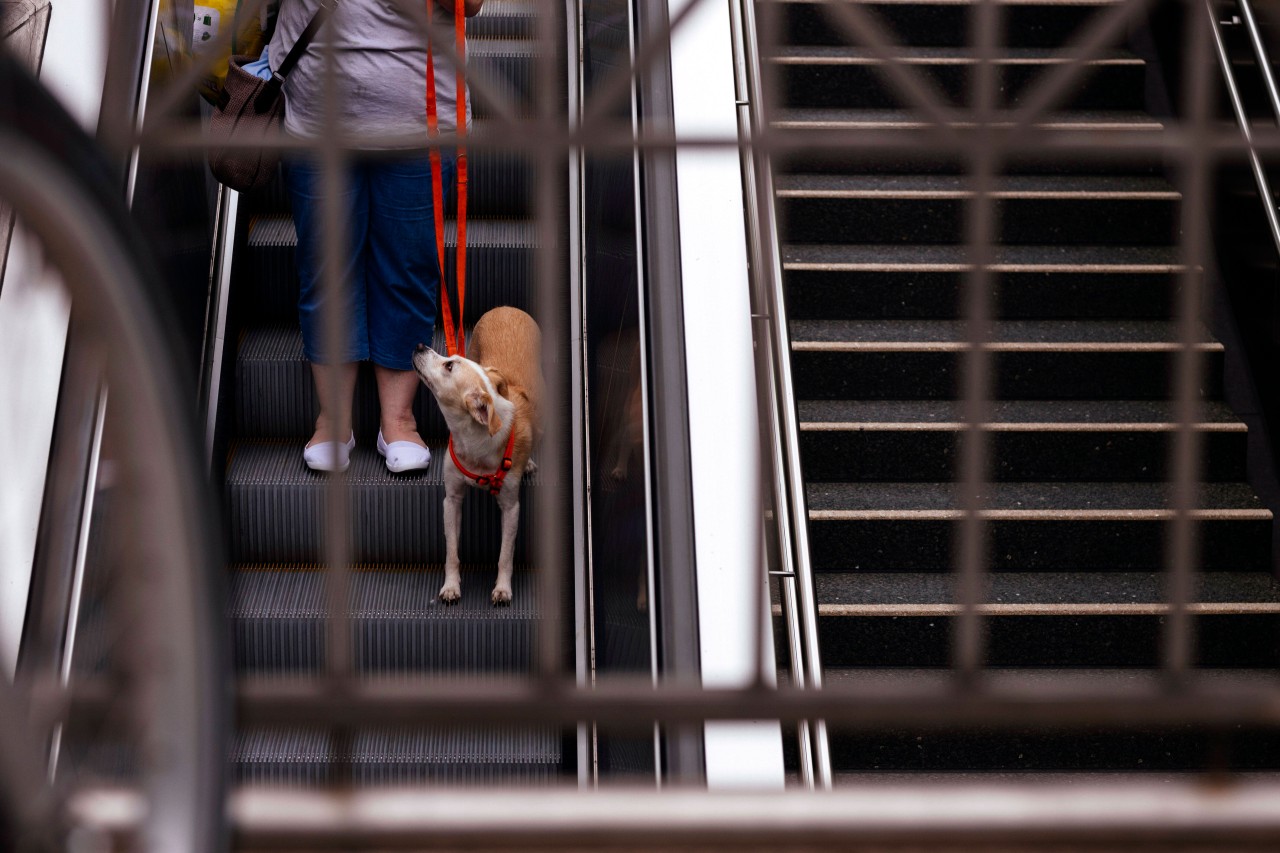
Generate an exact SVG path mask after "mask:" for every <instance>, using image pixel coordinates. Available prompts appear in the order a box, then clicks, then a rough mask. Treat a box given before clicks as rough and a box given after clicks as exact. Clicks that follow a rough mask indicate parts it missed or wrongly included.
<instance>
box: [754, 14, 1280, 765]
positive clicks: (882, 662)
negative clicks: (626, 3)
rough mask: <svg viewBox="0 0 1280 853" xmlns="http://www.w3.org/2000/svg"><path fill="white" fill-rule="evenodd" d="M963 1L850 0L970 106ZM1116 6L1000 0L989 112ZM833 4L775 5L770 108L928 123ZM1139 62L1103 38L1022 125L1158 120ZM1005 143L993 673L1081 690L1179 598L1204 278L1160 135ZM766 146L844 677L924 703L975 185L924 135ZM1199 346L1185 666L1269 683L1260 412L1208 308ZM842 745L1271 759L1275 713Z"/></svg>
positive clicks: (903, 757) (932, 672)
mask: <svg viewBox="0 0 1280 853" xmlns="http://www.w3.org/2000/svg"><path fill="white" fill-rule="evenodd" d="M973 5H974V4H973V3H971V2H966V0H894V2H875V0H872V2H870V3H866V4H859V10H860V12H861V13H863V14H866V15H870V16H871V17H872V18H874V19H875V20H877V21H878V22H879V24H880V27H881V29H883V30H884V32H885V33H886V34H887V35H888V36H889V37H890V38H892V39H894V40H895V41H896V45H895V46H890V47H889V48H888V53H889V55H892V56H893V57H896V58H899V59H901V60H902V61H903V62H905V63H906V64H908V65H909V66H910V68H911V70H912V71H913V72H915V73H918V74H919V75H921V76H922V77H923V78H924V79H925V80H926V81H927V82H928V83H930V84H931V85H932V86H933V87H934V89H935V91H936V92H937V93H938V95H939V96H940V97H941V101H942V103H943V105H944V106H945V107H946V108H947V109H948V110H949V112H948V113H947V120H948V121H950V122H951V123H953V124H954V125H956V126H958V127H963V126H966V125H970V124H972V122H973V118H972V115H971V114H970V113H968V112H967V110H968V108H969V107H970V106H971V105H972V100H973V98H972V94H971V93H970V92H969V84H970V82H971V80H972V74H973V68H974V66H975V60H974V51H973V49H972V48H971V47H970V46H968V45H966V40H967V39H968V38H969V37H970V33H971V30H970V16H971V14H972V11H973ZM1113 5H1114V3H1113V2H1112V0H1098V2H1090V0H1083V2H1082V0H1019V1H1018V2H1014V3H1007V4H1001V14H1002V16H1003V21H1004V31H1003V33H1002V40H1001V43H1000V47H999V48H998V51H997V54H998V55H997V57H996V60H995V64H996V70H995V74H996V79H997V82H998V86H999V94H998V100H997V104H996V106H997V109H998V110H1001V111H1003V112H1002V113H1000V114H999V115H1000V117H999V118H998V121H1001V122H1006V121H1012V120H1013V116H1014V115H1015V111H1016V110H1017V108H1018V107H1019V106H1021V105H1022V104H1023V103H1025V100H1024V99H1025V97H1026V96H1027V95H1028V94H1029V92H1030V91H1031V89H1032V88H1034V87H1035V86H1036V84H1037V81H1038V80H1040V79H1042V78H1043V76H1044V75H1045V74H1046V73H1051V72H1052V70H1053V69H1054V68H1055V67H1057V66H1059V65H1060V63H1061V62H1062V61H1063V60H1064V56H1063V54H1062V52H1061V50H1062V48H1063V47H1064V46H1065V45H1066V44H1067V43H1068V42H1069V41H1070V39H1071V37H1072V35H1073V34H1074V33H1078V32H1079V31H1080V30H1081V28H1082V27H1084V26H1087V24H1088V23H1089V22H1090V21H1091V20H1093V19H1094V16H1095V15H1098V14H1099V13H1101V12H1103V11H1105V10H1106V9H1107V8H1109V7H1112V6H1113ZM841 7H842V4H838V3H813V2H786V0H784V2H781V3H779V4H777V6H776V7H773V9H772V11H773V12H774V13H776V15H777V16H778V18H777V21H778V23H779V24H780V27H779V30H778V31H779V32H781V33H782V34H783V43H782V44H781V45H780V46H779V47H778V48H777V50H776V51H774V52H773V53H772V54H771V55H767V56H766V57H765V59H766V61H767V62H770V63H771V66H772V70H773V71H774V72H775V73H776V75H777V76H776V79H777V82H778V86H777V92H778V96H779V99H780V100H779V102H778V103H776V104H773V105H771V106H772V108H773V109H772V112H771V116H772V121H773V126H774V128H775V129H778V130H780V131H786V130H796V131H808V132H814V131H819V132H821V131H824V130H827V131H832V132H837V133H842V134H849V133H852V132H857V131H860V130H866V131H871V132H878V133H886V132H894V131H905V132H907V133H911V132H912V129H913V128H919V127H923V126H925V125H927V124H928V123H929V122H930V119H929V118H928V117H927V116H924V115H922V114H921V113H918V112H913V111H912V110H911V109H909V108H908V105H907V104H906V103H904V102H903V101H902V100H901V99H900V96H899V94H898V90H897V89H895V88H894V87H893V86H892V85H890V81H889V79H888V77H887V76H886V75H885V74H884V69H883V67H882V66H883V64H884V58H883V52H881V51H873V50H870V49H868V48H867V47H866V45H865V43H860V42H859V41H858V40H857V39H856V38H854V37H853V35H852V32H853V28H852V27H851V26H850V23H851V22H850V21H849V20H847V18H848V14H847V13H846V11H844V10H842V8H841ZM853 23H856V22H853ZM765 47H766V48H767V45H766V46H765ZM1148 71H1149V69H1147V68H1146V65H1145V62H1144V60H1143V59H1142V58H1140V57H1139V56H1137V55H1136V54H1135V53H1134V52H1133V51H1132V50H1131V49H1130V46H1129V45H1127V44H1124V43H1119V44H1114V45H1111V46H1109V47H1108V49H1107V50H1105V51H1104V52H1103V53H1102V54H1101V55H1100V56H1099V57H1098V58H1097V59H1095V60H1092V61H1089V62H1086V63H1085V64H1084V68H1083V72H1084V73H1083V76H1082V77H1081V78H1080V81H1079V83H1078V84H1077V85H1076V86H1075V87H1074V88H1073V89H1071V90H1070V91H1069V92H1068V93H1066V95H1065V96H1064V97H1063V98H1062V99H1061V100H1060V101H1059V102H1058V103H1055V104H1053V105H1052V106H1051V107H1050V108H1049V109H1048V111H1047V112H1046V113H1045V114H1044V115H1042V116H1040V117H1039V118H1037V119H1036V120H1035V124H1038V125H1039V126H1040V127H1042V128H1055V129H1063V130H1068V131H1084V130H1088V131H1091V132H1093V133H1095V134H1097V135H1098V136H1097V137H1095V138H1106V134H1108V133H1113V132H1114V133H1128V134H1142V133H1155V132H1159V131H1160V130H1161V128H1162V127H1163V123H1162V121H1161V120H1160V119H1159V118H1157V117H1155V116H1153V115H1152V114H1151V113H1150V112H1149V111H1148V108H1147V102H1146V93H1145V92H1144V86H1145V85H1146V84H1145V82H1144V81H1145V80H1146V78H1147V76H1148ZM905 138H906V137H904V139H905ZM916 150H918V149H916ZM1006 165H1007V167H1008V168H1007V171H1006V173H1004V174H1001V175H998V176H997V177H996V179H995V181H994V183H993V186H992V195H993V198H994V201H993V206H994V210H995V213H996V218H995V223H996V224H995V232H994V233H995V236H996V245H995V246H994V247H993V250H992V256H991V261H992V265H991V268H990V269H991V273H992V274H991V279H992V282H993V293H992V298H991V305H992V311H993V312H994V313H993V320H994V322H993V323H992V324H991V327H990V329H989V332H988V333H987V334H985V335H984V336H983V337H984V341H983V345H984V346H985V347H986V349H987V350H988V351H989V352H990V358H989V361H990V364H991V369H992V371H993V377H992V378H993V382H992V388H993V395H994V398H995V399H994V400H993V401H992V402H991V405H990V407H989V411H988V422H987V423H986V424H984V427H985V429H986V430H987V431H988V439H989V452H990V458H991V468H990V472H989V479H990V480H991V484H990V485H989V487H988V491H987V493H986V494H985V495H983V496H982V498H983V506H984V507H985V508H984V510H983V513H984V517H985V519H986V521H987V525H986V530H987V533H988V548H989V550H988V553H987V560H988V568H989V569H990V574H989V575H988V581H987V589H986V595H985V598H984V599H983V602H982V603H981V604H980V606H979V610H980V612H982V613H983V614H984V615H985V617H986V635H985V636H986V659H985V662H986V664H987V665H988V666H989V667H991V668H992V669H991V671H990V672H989V676H988V678H987V680H986V681H985V682H984V684H985V685H986V686H987V688H988V689H998V688H999V686H1000V685H1001V684H1008V683H1014V682H1018V683H1022V684H1024V685H1025V684H1027V683H1032V682H1033V685H1032V686H1033V687H1034V688H1035V689H1036V690H1037V691H1038V692H1039V693H1041V694H1043V693H1045V692H1046V691H1049V692H1052V691H1058V692H1060V693H1061V694H1062V695H1064V696H1068V695H1078V694H1079V693H1080V692H1081V691H1083V692H1084V693H1086V694H1089V695H1102V696H1106V695H1117V694H1124V693H1125V692H1126V691H1131V690H1135V689H1151V688H1152V686H1153V685H1154V684H1156V683H1157V682H1156V680H1157V679H1158V678H1159V673H1158V667H1159V664H1160V660H1161V640H1162V637H1163V636H1164V630H1165V622H1166V619H1167V617H1168V613H1169V608H1168V605H1167V604H1166V603H1165V581H1164V577H1163V574H1162V572H1163V569H1164V567H1165V561H1166V557H1167V555H1166V552H1165V538H1166V536H1167V534H1168V531H1169V528H1170V520H1171V518H1172V517H1173V511H1172V509H1171V506H1172V502H1171V497H1170V494H1171V492H1170V484H1169V479H1170V476H1171V471H1170V450H1171V447H1172V439H1173V436H1174V435H1175V434H1176V432H1177V429H1178V418H1177V416H1176V415H1175V413H1174V406H1173V403H1172V401H1171V397H1172V386H1171V378H1170V377H1171V375H1172V368H1173V364H1174V361H1173V359H1174V356H1175V354H1176V353H1177V351H1178V349H1179V347H1180V341H1179V337H1178V333H1177V331H1176V327H1175V325H1174V323H1173V319H1174V317H1173V305H1174V297H1175V296H1176V294H1177V292H1178V290H1179V288H1180V286H1181V285H1180V283H1181V281H1182V279H1183V278H1184V277H1185V276H1186V275H1188V274H1190V275H1200V274H1201V271H1199V270H1191V271H1189V270H1187V269H1186V268H1185V267H1184V265H1183V263H1182V260H1181V258H1180V252H1179V246H1178V228H1179V222H1178V219H1179V211H1180V206H1181V204H1182V196H1181V193H1180V192H1179V191H1178V188H1177V187H1176V186H1175V185H1174V184H1172V183H1171V182H1170V179H1169V178H1168V177H1166V176H1165V174H1164V171H1163V169H1162V167H1161V165H1160V164H1159V163H1158V162H1151V161H1149V160H1141V159H1135V158H1128V159H1126V160H1123V161H1122V160H1116V161H1115V162H1111V163H1108V164H1105V165H1104V164H1101V163H1097V162H1094V163H1090V161H1088V160H1087V159H1084V158H1079V157H1075V156H1074V155H1073V154H1071V153H1070V152H1067V151H1062V152H1046V153H1044V154H1041V155H1039V156H1037V157H1036V158H1034V159H1033V158H1019V159H1013V160H1010V161H1009V162H1008V163H1007V164H1006ZM775 169H776V173H775V176H774V177H775V191H776V200H777V205H778V213H779V217H778V221H779V232H778V237H779V242H780V244H781V250H782V262H783V274H784V282H785V286H786V292H787V301H788V307H789V313H790V322H791V327H790V330H789V331H790V336H791V350H792V351H791V361H792V368H793V375H794V387H795V390H796V395H797V399H796V405H797V410H798V415H799V421H800V451H801V457H802V465H803V473H804V477H805V482H806V490H807V498H808V510H809V529H810V557H811V560H812V564H813V566H814V569H815V570H816V572H817V578H816V589H817V593H816V594H817V599H818V601H817V605H818V614H819V635H820V641H821V651H822V655H823V663H824V666H825V669H826V674H827V681H828V683H835V684H840V685H842V686H848V687H851V688H854V689H859V690H862V691H865V692H866V693H868V695H872V694H875V693H876V692H877V691H882V690H890V691H896V693H897V694H901V693H902V692H903V691H904V690H906V691H908V692H909V691H911V690H919V691H920V697H921V700H922V701H927V700H928V698H929V697H930V696H931V695H934V694H936V692H937V691H938V690H940V689H942V688H943V687H945V685H946V684H947V682H948V679H950V678H952V677H953V676H952V675H951V673H950V672H949V671H948V669H947V668H948V667H949V665H950V662H951V659H952V658H951V655H952V649H951V643H952V631H953V621H954V619H955V617H956V614H957V612H958V611H957V607H956V605H955V604H954V603H953V600H954V595H955V590H954V584H955V577H954V575H953V567H954V566H955V564H956V548H955V541H956V535H957V532H958V529H959V524H960V521H961V520H962V518H963V512H962V511H961V508H960V503H959V496H958V494H957V490H956V486H955V480H956V478H957V477H958V476H959V475H958V465H957V463H958V459H959V453H960V442H961V437H962V434H963V432H964V430H965V429H966V424H965V419H964V415H963V413H962V410H961V406H960V404H959V401H958V397H959V395H960V370H961V366H962V361H963V359H964V357H965V353H966V352H967V350H968V348H969V346H970V333H969V330H968V328H967V327H966V324H965V323H964V322H963V319H962V316H963V310H962V293H963V288H964V286H965V283H966V276H967V274H968V273H969V272H970V271H971V269H972V262H971V260H970V255H969V252H968V249H967V247H966V245H965V239H966V237H965V228H966V223H965V214H966V208H967V206H968V205H969V204H970V202H971V200H972V199H973V197H974V187H973V185H972V183H971V181H970V179H969V178H968V177H966V175H965V170H964V166H963V163H961V162H960V161H959V160H958V159H957V158H955V157H948V156H945V155H935V156H928V155H926V154H924V153H913V149H912V148H911V147H910V146H909V145H904V148H903V151H902V153H901V154H896V155H894V156H892V157H889V156H861V157H860V156H859V153H858V152H856V151H849V152H842V151H840V150H832V149H831V148H827V149H822V148H816V147H814V148H801V149H799V153H795V154H791V155H789V156H787V157H785V158H778V159H776V160H775ZM1198 350H1199V353H1200V355H1201V357H1202V360H1203V363H1204V368H1205V369H1204V375H1203V383H1202V387H1201V389H1200V390H1201V393H1202V404H1201V406H1200V411H1199V414H1198V416H1197V418H1196V422H1195V424H1194V429H1195V430H1196V431H1197V433H1198V435H1199V438H1200V439H1201V459H1200V463H1201V477H1202V479H1203V480H1204V483H1203V485H1202V487H1201V489H1200V493H1199V499H1198V503H1197V508H1196V510H1195V511H1194V512H1193V515H1192V519H1193V524H1194V525H1195V528H1196V532H1197V534H1198V537H1199V541H1200V545H1201V548H1202V555H1201V559H1200V561H1199V568H1200V569H1201V570H1202V571H1201V573H1200V574H1198V575H1197V580H1196V586H1195V589H1194V592H1193V595H1192V601H1191V604H1190V607H1189V609H1190V611H1191V612H1192V613H1194V614H1196V616H1195V625H1196V633H1195V655H1196V664H1197V666H1198V667H1199V669H1198V670H1197V672H1198V675H1199V677H1201V678H1202V679H1205V680H1208V681H1209V682H1212V683H1214V684H1219V683H1224V684H1225V683H1228V682H1229V683H1233V684H1234V683H1236V682H1240V681H1242V680H1243V681H1244V682H1248V683H1256V682H1258V681H1259V680H1262V681H1267V680H1269V681H1274V679H1275V678H1276V673H1275V671H1274V670H1275V668H1276V667H1278V666H1280V586H1277V584H1276V582H1275V581H1274V580H1273V578H1272V575H1271V560H1272V557H1271V541H1272V522H1273V518H1272V513H1271V511H1270V510H1269V509H1268V508H1267V507H1266V506H1264V505H1263V503H1262V502H1261V501H1260V499H1259V498H1258V496H1257V494H1256V493H1255V491H1254V490H1253V488H1252V487H1251V486H1250V485H1249V483H1248V481H1247V480H1248V468H1247V461H1248V460H1247V457H1246V443H1247V439H1248V428H1247V427H1246V425H1245V424H1244V423H1243V421H1242V419H1241V418H1240V417H1239V416H1237V414H1236V413H1235V412H1234V411H1233V410H1232V409H1231V407H1230V406H1228V405H1227V404H1226V403H1225V402H1223V399H1222V395H1223V369H1224V363H1225V356H1226V353H1225V350H1224V347H1223V346H1222V344H1220V343H1219V342H1218V341H1217V340H1216V339H1215V338H1214V336H1213V334H1212V333H1211V332H1210V331H1209V330H1208V329H1204V330H1202V332H1201V334H1200V341H1199V344H1198ZM778 612H779V611H778V610H777V609H776V608H775V613H778ZM779 654H780V656H781V657H783V658H785V651H784V650H782V649H781V647H780V651H779ZM784 677H785V676H784ZM832 751H833V759H834V765H835V769H836V771H837V782H838V783H839V782H841V781H847V782H866V781H867V780H868V779H869V778H875V779H886V780H887V779H899V780H901V779H908V778H909V779H912V780H917V781H919V780H941V779H959V778H987V779H990V778H995V777H997V776H999V775H1001V774H1018V776H1017V778H1019V779H1028V778H1032V777H1034V776H1036V775H1040V774H1050V773H1070V774H1076V777H1077V778H1079V774H1081V773H1089V774H1121V773H1123V774H1130V773H1134V772H1144V773H1152V774H1155V775H1159V774H1161V773H1165V774H1168V773H1174V774H1176V773H1181V772H1186V771H1195V770H1203V769H1204V768H1205V767H1207V766H1230V767H1233V768H1236V769H1239V770H1275V769H1278V768H1280V739H1277V737H1276V736H1274V735H1273V734H1269V733H1267V732H1265V731H1252V730H1242V731H1235V732H1230V733H1226V734H1225V735H1222V736H1221V737H1217V738H1215V737H1209V736H1206V734H1205V733H1204V732H1202V731H1194V730H1192V729H1189V728H1187V729H1182V728H1176V727H1165V728H1160V729H1152V730H1142V731H1134V730H1121V731H1110V732H1105V731H1095V730H1083V729H1073V730H1071V731H1068V732H1050V733H1046V732H1043V731H1041V732H1035V731H1022V732H1017V731H1015V732H1008V731H995V730H992V731H985V732H976V733H975V732H964V733H952V734H937V733H923V732H915V731H905V730H904V731H898V732H888V733H874V734H858V733H853V732H847V731H842V730H841V729H840V728H839V727H838V726H837V727H833V729H832ZM793 766H794V765H793ZM904 774H905V775H904ZM1046 778H1047V777H1046Z"/></svg>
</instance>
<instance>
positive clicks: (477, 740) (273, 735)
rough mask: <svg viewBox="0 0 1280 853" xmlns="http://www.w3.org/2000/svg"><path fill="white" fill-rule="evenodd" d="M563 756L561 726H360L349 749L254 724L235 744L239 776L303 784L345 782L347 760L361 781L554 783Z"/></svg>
mask: <svg viewBox="0 0 1280 853" xmlns="http://www.w3.org/2000/svg"><path fill="white" fill-rule="evenodd" d="M560 760H561V744H560V736H559V734H558V733H557V732H555V731H554V730H549V729H539V728H523V727H508V728H502V729H483V730H482V729H468V728H461V727H459V728H447V729H442V728H429V729H381V730H379V729H361V730H357V731H355V732H354V733H353V734H352V736H351V741H350V744H349V745H348V746H347V747H345V748H344V747H341V746H339V745H338V741H337V739H336V738H335V737H334V736H333V735H331V734H329V733H326V732H323V731H316V730H309V729H301V730H299V729H251V730H248V731H241V732H238V733H237V734H236V736H235V738H234V740H233V743H232V746H231V761H232V766H233V767H234V771H235V774H236V777H237V779H238V781H240V782H243V783H256V784H271V785H281V784H286V785H296V786H304V787H311V786H323V785H331V784H334V783H336V782H339V781H340V780H342V779H343V778H344V777H343V775H342V772H341V771H340V770H339V767H340V766H343V767H345V768H346V770H347V771H349V777H348V778H349V779H350V781H351V782H352V783H353V784H356V785H421V784H441V785H444V784H447V785H467V784H496V783H503V782H505V783H513V782H517V783H521V784H539V783H541V784H549V783H551V782H553V781H554V779H555V777H556V776H557V775H558V774H559V770H560Z"/></svg>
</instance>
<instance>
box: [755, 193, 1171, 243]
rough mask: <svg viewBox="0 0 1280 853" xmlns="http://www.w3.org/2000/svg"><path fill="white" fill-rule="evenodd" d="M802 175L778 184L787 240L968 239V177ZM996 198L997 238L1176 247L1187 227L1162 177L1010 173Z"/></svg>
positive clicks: (782, 232)
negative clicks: (1180, 223)
mask: <svg viewBox="0 0 1280 853" xmlns="http://www.w3.org/2000/svg"><path fill="white" fill-rule="evenodd" d="M799 177H800V178H801V180H799V181H796V180H794V179H791V178H788V179H786V180H783V181H780V185H781V188H780V190H779V192H778V208H779V222H780V227H779V229H778V234H779V239H780V240H781V241H782V242H784V243H786V244H789V245H790V246H793V247H797V248H798V247H799V246H798V244H812V243H817V244H840V243H853V244H856V245H865V244H883V245H891V244H895V243H897V244H912V245H913V246H927V245H937V244H944V245H945V244H963V243H964V242H965V240H966V228H967V220H968V218H969V210H970V208H971V204H970V203H969V200H970V199H971V198H972V197H973V192H972V190H971V189H969V188H967V187H965V186H964V184H963V183H962V181H963V179H960V178H955V177H950V176H928V175H925V176H917V177H914V178H912V177H905V176H866V177H862V178H860V179H851V178H841V177H839V176H834V175H805V176H799ZM1135 184H1138V185H1139V186H1140V187H1141V188H1140V189H1137V190H1135V189H1134V188H1133V186H1134V185H1135ZM994 199H995V200H994V202H993V204H994V209H995V214H996V217H997V222H998V223H999V224H998V226H997V234H996V240H995V242H996V243H997V244H1003V245H1006V246H1028V245H1054V246H1055V247H1060V248H1065V247H1068V246H1084V247H1087V248H1089V249H1092V250H1094V251H1098V250H1099V249H1101V248H1103V247H1110V246H1119V247H1124V248H1133V247H1137V246H1156V247H1163V248H1165V249H1167V248H1168V247H1169V244H1170V243H1171V242H1172V241H1173V239H1174V237H1175V235H1176V233H1177V229H1178V207H1179V205H1178V194H1177V193H1176V192H1174V191H1172V189H1171V188H1170V187H1168V185H1167V184H1165V185H1163V186H1160V185H1159V182H1157V181H1149V182H1140V180H1139V179H1134V180H1131V181H1121V180H1119V179H1108V178H1105V177H1094V178H1091V179H1085V178H1074V177H1064V176H1052V177H1047V178H1042V179H1034V178H1030V177H1020V178H1012V179H1005V180H1003V181H1001V182H1000V184H999V185H998V189H997V192H996V193H995V194H994Z"/></svg>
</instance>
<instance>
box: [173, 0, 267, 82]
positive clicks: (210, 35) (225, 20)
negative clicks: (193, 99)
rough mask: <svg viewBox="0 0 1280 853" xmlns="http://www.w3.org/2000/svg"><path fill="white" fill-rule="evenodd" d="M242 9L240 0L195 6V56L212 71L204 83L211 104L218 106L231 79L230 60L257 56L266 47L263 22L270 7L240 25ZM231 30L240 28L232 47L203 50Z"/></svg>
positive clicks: (202, 2) (206, 0) (210, 0)
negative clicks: (229, 71)
mask: <svg viewBox="0 0 1280 853" xmlns="http://www.w3.org/2000/svg"><path fill="white" fill-rule="evenodd" d="M239 5H240V4H239V0H198V2H197V3H196V5H195V21H194V26H193V29H192V32H191V52H192V53H193V54H195V57H196V61H197V62H199V63H201V64H203V65H204V66H205V67H206V68H207V69H208V72H209V73H208V74H207V75H206V76H205V77H204V79H203V80H202V81H201V83H200V94H201V95H203V96H204V97H205V99H206V100H208V101H209V102H210V103H217V99H218V93H219V92H220V91H222V83H223V81H224V80H226V79H227V62H228V60H229V59H230V58H231V57H232V56H257V55H258V54H260V53H262V47H263V45H265V44H266V39H265V31H266V27H264V26H263V22H264V21H265V20H266V18H267V12H268V8H269V6H270V4H269V3H263V4H262V10H261V14H259V15H242V16H241V20H240V21H238V22H237V21H236V9H237V8H238V7H239ZM230 26H235V27H236V31H235V32H234V33H233V34H232V36H231V44H230V45H228V46H226V47H223V48H222V50H220V51H217V52H214V51H212V49H211V48H209V47H205V48H204V49H202V48H201V46H202V45H210V44H213V42H214V41H215V40H216V39H217V37H218V34H219V33H220V32H222V28H223V27H230Z"/></svg>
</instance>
